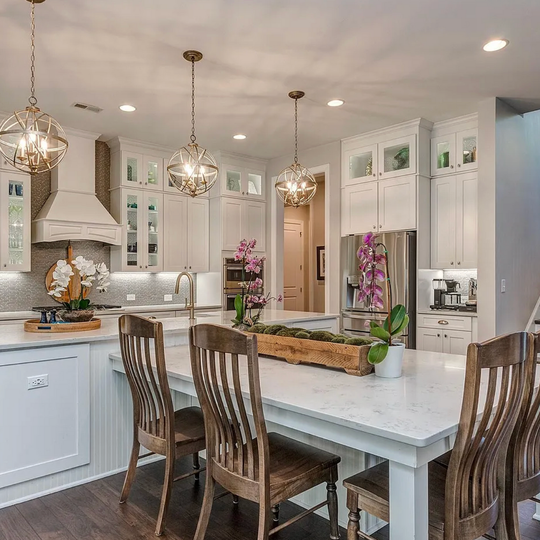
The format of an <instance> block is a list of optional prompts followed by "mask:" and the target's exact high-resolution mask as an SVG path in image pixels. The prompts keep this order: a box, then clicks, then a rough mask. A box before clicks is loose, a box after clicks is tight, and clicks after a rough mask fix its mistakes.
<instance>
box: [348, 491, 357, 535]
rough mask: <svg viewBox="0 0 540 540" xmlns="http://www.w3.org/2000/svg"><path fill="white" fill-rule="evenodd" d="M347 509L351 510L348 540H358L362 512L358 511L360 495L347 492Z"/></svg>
mask: <svg viewBox="0 0 540 540" xmlns="http://www.w3.org/2000/svg"><path fill="white" fill-rule="evenodd" d="M347 508H348V509H349V523H348V524H347V540H358V531H359V530H360V510H359V509H358V495H356V493H353V492H352V491H349V490H347Z"/></svg>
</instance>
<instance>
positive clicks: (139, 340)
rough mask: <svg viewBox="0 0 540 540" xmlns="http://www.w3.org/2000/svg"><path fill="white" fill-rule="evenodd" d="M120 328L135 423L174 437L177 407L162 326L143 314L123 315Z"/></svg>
mask: <svg viewBox="0 0 540 540" xmlns="http://www.w3.org/2000/svg"><path fill="white" fill-rule="evenodd" d="M118 327H119V333H120V350H121V354H122V362H123V364H124V369H125V372H126V376H127V379H128V383H129V386H130V389H131V396H132V399H133V410H134V416H135V418H134V420H135V423H136V425H137V427H138V428H139V429H140V430H142V431H144V432H145V433H147V434H148V435H151V436H152V437H156V438H159V439H165V438H166V437H167V435H171V436H173V440H174V422H173V421H172V419H173V418H174V409H173V403H172V397H171V391H170V388H169V383H168V379H167V370H166V366H165V354H164V345H163V326H162V324H161V323H160V322H158V321H152V320H149V319H145V318H144V317H138V316H136V315H122V317H120V319H119V321H118ZM153 360H154V363H155V365H154V364H153V362H152V361H153ZM156 372H157V378H156Z"/></svg>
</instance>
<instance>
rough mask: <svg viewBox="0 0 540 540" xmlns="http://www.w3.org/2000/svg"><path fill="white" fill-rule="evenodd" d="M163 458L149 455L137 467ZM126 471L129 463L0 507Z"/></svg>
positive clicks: (0, 504) (2, 504)
mask: <svg viewBox="0 0 540 540" xmlns="http://www.w3.org/2000/svg"><path fill="white" fill-rule="evenodd" d="M162 459H165V457H164V456H160V455H154V456H149V457H147V458H144V459H141V460H140V461H139V463H138V464H137V467H141V466H142V465H148V464H149V463H154V462H155V461H160V460H162ZM124 471H127V465H126V466H125V467H120V468H119V469H115V470H114V471H107V472H105V473H102V474H98V475H95V476H89V477H88V478H83V479H82V480H77V481H76V482H71V483H70V484H64V485H62V486H57V487H54V488H51V489H47V490H45V491H40V492H38V493H32V494H31V495H27V496H26V497H21V498H20V499H16V500H14V501H8V502H5V503H0V508H7V507H8V506H13V505H15V504H20V503H23V502H26V501H31V500H32V499H38V498H40V497H44V496H45V495H51V494H52V493H58V492H59V491H64V490H65V489H69V488H72V487H76V486H81V485H83V484H88V483H90V482H94V481H95V480H101V479H102V478H106V477H107V476H113V475H114V474H118V473H121V472H124ZM119 495H120V494H119Z"/></svg>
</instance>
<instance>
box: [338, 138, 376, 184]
mask: <svg viewBox="0 0 540 540" xmlns="http://www.w3.org/2000/svg"><path fill="white" fill-rule="evenodd" d="M377 165H378V163H377V145H376V144H372V145H370V146H364V147H362V148H355V149H352V150H347V151H345V152H343V187H345V186H349V185H351V184H357V183H358V182H371V181H373V180H376V179H377Z"/></svg>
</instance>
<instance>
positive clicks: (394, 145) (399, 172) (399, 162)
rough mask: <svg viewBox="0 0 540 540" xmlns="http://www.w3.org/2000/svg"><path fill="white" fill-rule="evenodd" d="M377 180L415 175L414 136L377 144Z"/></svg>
mask: <svg viewBox="0 0 540 540" xmlns="http://www.w3.org/2000/svg"><path fill="white" fill-rule="evenodd" d="M378 150H379V151H378V154H379V176H378V178H379V179H385V178H395V177H396V176H403V175H409V174H415V173H416V135H407V136H405V137H400V138H397V139H392V140H390V141H386V142H384V143H381V144H379V149H378Z"/></svg>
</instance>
